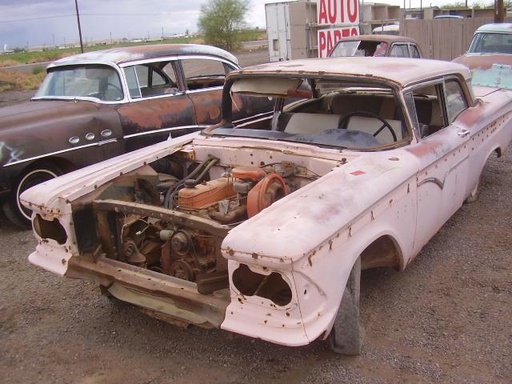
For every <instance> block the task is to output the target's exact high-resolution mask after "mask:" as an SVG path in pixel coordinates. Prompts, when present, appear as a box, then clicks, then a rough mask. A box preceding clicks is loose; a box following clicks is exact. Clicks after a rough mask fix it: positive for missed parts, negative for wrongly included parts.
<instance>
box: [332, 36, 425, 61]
mask: <svg viewBox="0 0 512 384" xmlns="http://www.w3.org/2000/svg"><path fill="white" fill-rule="evenodd" d="M329 56H330V57H352V56H372V57H381V56H384V57H387V56H389V57H412V58H421V57H422V54H421V50H420V47H419V46H418V43H416V41H415V40H414V39H412V38H410V37H406V36H399V35H383V34H375V35H358V36H350V37H342V38H341V39H340V40H339V41H338V42H337V43H336V45H335V46H334V48H333V49H332V51H331V52H330V53H329Z"/></svg>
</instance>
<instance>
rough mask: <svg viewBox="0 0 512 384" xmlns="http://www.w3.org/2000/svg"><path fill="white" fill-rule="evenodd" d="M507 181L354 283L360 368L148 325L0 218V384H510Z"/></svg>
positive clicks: (315, 347) (345, 360)
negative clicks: (419, 246) (53, 267)
mask: <svg viewBox="0 0 512 384" xmlns="http://www.w3.org/2000/svg"><path fill="white" fill-rule="evenodd" d="M253 59H254V58H253V57H252V56H251V58H249V59H247V60H248V61H250V60H253ZM254 60H256V59H254ZM241 62H242V64H243V65H247V64H245V61H244V60H242V59H241ZM6 98H7V99H8V98H9V96H6V95H5V94H1V93H0V99H1V100H5V99H6ZM13 98H14V96H13ZM18 101H19V100H18ZM5 103H7V102H4V104H2V102H1V101H0V105H5ZM511 173H512V151H509V152H508V153H506V154H505V156H503V157H502V158H500V159H495V158H493V159H491V160H490V162H489V165H488V167H487V169H486V171H485V174H484V178H483V185H482V189H481V194H480V198H479V200H478V201H477V202H475V203H472V204H468V205H464V206H463V207H462V208H461V209H460V210H459V211H458V212H457V213H456V214H455V215H454V216H453V218H452V219H450V220H449V221H448V222H447V223H446V224H445V226H444V227H443V228H442V229H441V230H440V231H439V233H438V234H437V235H436V236H435V237H434V238H433V239H432V240H431V241H430V243H429V244H428V245H427V246H426V247H425V248H424V250H423V251H422V252H421V253H420V255H419V256H418V257H417V259H416V260H415V261H414V262H413V263H412V264H411V265H410V266H409V268H408V269H407V270H406V271H405V272H401V273H399V272H395V271H393V270H390V269H376V270H371V271H365V272H363V276H362V298H361V306H362V320H363V324H364V334H365V336H364V348H363V351H362V354H361V355H360V356H357V357H343V356H338V355H335V354H333V353H331V352H330V350H329V349H328V347H327V344H326V343H325V342H321V341H318V342H315V343H313V344H311V345H309V346H306V347H300V348H287V347H282V346H277V345H273V344H269V343H266V342H263V341H259V340H254V339H251V338H247V337H243V336H237V335H232V334H229V333H227V332H224V331H220V330H204V329H200V328H195V327H192V328H189V329H186V330H183V329H180V328H177V327H176V326H173V325H170V324H167V323H164V322H161V321H158V320H155V319H153V318H150V317H147V316H145V315H144V314H142V313H141V312H139V311H138V310H137V309H136V308H134V307H132V306H130V305H123V304H120V303H115V302H111V301H109V300H108V299H107V298H105V297H104V296H101V295H99V290H98V288H97V287H96V286H95V285H94V284H92V283H89V282H84V281H76V280H68V279H62V278H60V277H58V276H55V275H53V274H50V273H48V272H45V271H42V270H40V269H38V268H36V267H34V266H32V265H30V264H29V263H28V261H27V256H28V254H29V253H30V252H31V251H32V250H33V249H34V245H35V240H34V238H33V236H32V233H31V232H30V231H20V230H18V229H16V228H14V227H13V226H12V225H10V224H9V223H8V222H7V220H6V219H5V218H3V217H0V244H2V247H1V250H0V292H2V293H1V295H0V382H1V383H40V384H46V383H48V384H49V383H77V384H96V383H98V384H99V383H102V384H103V383H157V384H160V383H176V384H182V383H183V384H185V383H208V384H210V383H211V384H242V383H243V384H252V383H270V384H273V383H275V384H285V383H307V384H325V383H356V384H357V383H367V384H370V383H493V384H494V383H510V382H511V378H512V263H511V262H510V260H511V259H510V257H511V249H512V220H511V219H510V215H511V212H512V178H511V177H510V175H511Z"/></svg>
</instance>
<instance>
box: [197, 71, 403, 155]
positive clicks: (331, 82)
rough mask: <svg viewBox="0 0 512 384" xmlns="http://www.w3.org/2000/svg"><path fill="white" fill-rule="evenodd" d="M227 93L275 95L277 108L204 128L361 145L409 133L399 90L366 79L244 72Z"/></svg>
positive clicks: (248, 99)
mask: <svg viewBox="0 0 512 384" xmlns="http://www.w3.org/2000/svg"><path fill="white" fill-rule="evenodd" d="M229 95H230V96H231V100H230V102H229V104H231V105H234V106H236V105H240V103H244V104H246V105H250V103H255V104H257V103H258V100H257V99H258V98H259V99H260V100H261V98H264V97H265V98H267V97H268V98H271V99H273V100H274V101H275V107H274V113H273V114H267V115H258V116H255V117H254V118H249V119H244V120H240V121H233V122H227V123H226V124H224V125H221V126H217V127H211V128H210V129H208V130H206V131H205V133H207V134H212V135H214V136H215V135H216V136H237V137H251V138H259V139H268V140H282V141H289V142H300V143H308V144H314V145H319V146H327V147H334V148H342V149H343V148H350V149H357V150H375V149H377V148H382V147H383V146H389V147H390V148H391V147H395V146H396V145H398V144H397V143H400V142H402V143H403V142H405V139H407V138H409V137H410V134H409V132H408V129H407V127H406V124H405V123H404V119H403V114H402V111H401V108H400V107H399V105H400V103H399V102H398V99H397V95H396V92H395V90H394V89H393V88H391V87H390V86H388V85H385V84H382V83H378V82H376V81H368V80H367V79H364V78H362V79H353V78H351V79H336V78H313V77H310V78H296V77H271V76H270V77H267V78H255V77H245V78H239V79H235V80H234V81H233V82H232V84H231V88H230V93H229ZM400 145H401V144H400Z"/></svg>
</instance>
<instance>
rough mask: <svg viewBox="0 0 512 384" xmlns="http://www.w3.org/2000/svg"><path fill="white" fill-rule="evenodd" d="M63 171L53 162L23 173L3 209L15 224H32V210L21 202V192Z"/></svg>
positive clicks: (23, 225)
mask: <svg viewBox="0 0 512 384" xmlns="http://www.w3.org/2000/svg"><path fill="white" fill-rule="evenodd" d="M63 173H65V172H63V171H62V170H61V169H60V168H59V167H57V166H55V165H54V164H51V163H40V164H38V165H36V166H33V167H30V168H29V169H27V170H26V171H25V172H23V173H22V174H21V176H20V177H19V178H18V181H17V182H16V185H15V186H14V188H13V190H12V192H11V195H10V196H9V198H8V199H7V200H6V201H5V202H4V204H3V206H2V209H3V211H4V214H5V216H6V217H7V219H8V220H9V221H10V222H11V223H13V224H14V225H16V226H18V227H20V228H23V229H29V228H31V226H32V224H31V223H32V221H31V219H30V216H31V214H32V212H31V211H30V210H29V209H27V208H25V207H24V206H23V205H21V203H20V199H19V197H20V194H21V193H22V192H23V191H26V190H27V189H29V188H31V187H33V186H35V185H37V184H40V183H43V182H45V181H48V180H51V179H53V178H55V177H57V176H60V175H62V174H63Z"/></svg>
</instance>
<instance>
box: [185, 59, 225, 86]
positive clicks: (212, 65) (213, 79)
mask: <svg viewBox="0 0 512 384" xmlns="http://www.w3.org/2000/svg"><path fill="white" fill-rule="evenodd" d="M181 66H182V68H183V73H184V75H185V82H186V86H187V89H189V90H191V91H193V90H202V89H208V88H214V87H222V86H223V85H224V81H225V79H226V75H227V74H228V73H229V72H231V71H232V70H234V69H235V68H233V67H231V66H229V65H228V64H226V63H224V62H222V61H220V60H215V59H206V58H204V59H203V58H184V59H182V60H181Z"/></svg>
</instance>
